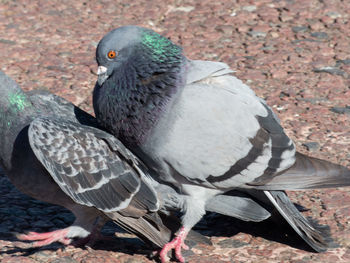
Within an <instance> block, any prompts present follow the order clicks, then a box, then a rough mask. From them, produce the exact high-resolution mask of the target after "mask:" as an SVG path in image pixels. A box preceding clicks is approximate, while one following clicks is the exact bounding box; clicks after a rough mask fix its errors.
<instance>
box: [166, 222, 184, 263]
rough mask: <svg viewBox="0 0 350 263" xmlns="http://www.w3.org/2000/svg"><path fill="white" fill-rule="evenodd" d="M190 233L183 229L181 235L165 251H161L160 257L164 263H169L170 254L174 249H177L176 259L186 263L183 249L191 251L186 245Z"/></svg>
mask: <svg viewBox="0 0 350 263" xmlns="http://www.w3.org/2000/svg"><path fill="white" fill-rule="evenodd" d="M187 233H188V231H186V230H185V229H184V228H183V227H182V228H181V230H180V231H179V234H178V235H177V236H176V237H175V238H174V239H173V240H172V241H170V242H169V243H167V244H166V245H165V246H164V247H163V249H162V250H161V251H160V253H159V256H160V260H161V262H162V263H165V262H168V255H167V254H168V252H169V251H170V250H172V249H175V257H176V259H177V260H178V261H179V262H181V263H184V262H185V259H184V257H183V256H182V251H181V249H185V250H189V249H190V248H189V247H188V246H187V245H186V244H185V243H184V242H185V239H186V236H187Z"/></svg>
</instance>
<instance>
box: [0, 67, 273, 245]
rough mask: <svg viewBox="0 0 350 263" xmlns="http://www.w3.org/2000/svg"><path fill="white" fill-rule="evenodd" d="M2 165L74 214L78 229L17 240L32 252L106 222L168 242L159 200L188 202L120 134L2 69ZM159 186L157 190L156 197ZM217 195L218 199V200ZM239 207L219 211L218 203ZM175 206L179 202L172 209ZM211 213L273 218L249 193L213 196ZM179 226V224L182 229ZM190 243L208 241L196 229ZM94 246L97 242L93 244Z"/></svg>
mask: <svg viewBox="0 0 350 263" xmlns="http://www.w3.org/2000/svg"><path fill="white" fill-rule="evenodd" d="M0 95H1V97H0V106H1V107H0V140H1V142H0V143H1V144H0V163H1V165H2V167H4V169H5V172H6V174H7V175H8V177H9V178H10V180H11V181H12V183H13V184H14V185H15V186H16V187H17V188H18V189H19V190H21V191H22V192H23V193H26V194H28V195H30V196H32V197H34V198H36V199H39V200H42V201H46V202H50V203H53V204H58V205H61V206H64V207H66V208H67V209H69V210H71V211H72V212H73V213H74V215H75V216H76V220H75V222H74V223H73V225H72V226H70V227H68V228H65V229H60V230H56V231H53V232H49V233H34V232H31V233H28V234H23V235H19V236H18V237H19V238H20V239H23V240H32V241H35V242H34V243H32V246H33V247H39V246H44V245H48V244H50V243H53V242H56V241H59V242H62V243H63V244H69V243H71V241H72V239H73V238H84V241H85V242H87V241H88V240H89V239H94V238H96V235H98V233H99V230H100V228H101V227H102V226H103V224H104V223H105V222H107V221H108V220H113V221H115V222H116V223H117V224H118V225H120V226H122V227H123V228H125V229H126V230H128V231H129V232H132V233H135V234H136V235H137V236H138V237H140V238H141V239H142V240H144V241H145V242H148V243H152V244H154V245H156V246H158V247H162V246H163V245H165V244H166V243H167V242H168V241H170V238H171V235H172V229H171V228H172V226H171V225H170V223H171V224H174V222H168V221H173V220H175V219H176V218H174V217H169V218H170V220H169V218H168V216H164V215H163V214H162V217H163V218H165V220H164V224H165V225H164V224H163V221H162V219H161V218H160V216H159V215H158V214H157V213H155V212H156V211H157V210H158V209H159V206H160V204H159V197H158V196H160V199H161V200H164V201H165V202H166V204H165V203H164V204H162V205H161V208H162V210H164V214H166V213H167V214H168V211H167V210H166V209H167V208H166V207H168V208H172V207H177V206H178V205H177V203H179V202H183V201H182V200H181V196H179V195H178V194H177V193H176V192H175V191H173V189H172V188H170V187H169V186H166V185H160V184H158V183H157V182H156V181H154V180H152V178H151V177H150V176H148V175H147V174H148V169H147V168H146V167H145V166H144V165H142V163H141V162H139V161H138V159H137V158H136V157H135V156H134V155H133V154H132V153H131V152H130V151H128V150H127V149H126V148H125V147H124V146H123V145H122V144H121V143H120V141H118V140H117V139H116V138H115V137H113V136H111V135H110V134H108V133H106V132H104V131H102V130H100V129H97V128H96V127H97V123H96V120H95V118H93V117H92V116H91V115H89V114H87V113H86V112H84V111H82V110H81V109H79V108H78V107H75V106H74V105H73V104H72V103H69V102H68V101H66V100H64V99H63V98H61V97H58V96H56V95H53V94H51V93H48V92H43V91H34V92H28V93H25V92H23V91H22V90H21V89H20V88H19V87H18V85H17V84H16V83H15V82H14V81H13V80H12V79H10V78H9V77H8V76H6V75H5V74H4V73H3V72H1V71H0ZM155 189H156V190H157V191H158V192H155ZM216 198H219V199H216ZM232 200H234V202H235V204H237V205H236V206H231V207H230V208H229V209H227V210H226V211H221V210H220V209H219V210H218V209H216V207H217V202H218V201H220V202H221V203H225V202H226V204H229V203H231V202H232ZM174 204H175V205H174ZM207 209H208V211H216V212H223V213H224V214H226V215H230V216H235V217H237V218H240V219H242V220H245V221H262V220H264V219H266V218H268V217H269V216H270V213H269V212H268V211H267V210H265V209H264V208H263V207H262V206H261V205H259V204H258V203H256V202H255V201H253V200H252V198H249V197H247V196H223V197H220V196H218V197H215V198H213V200H212V201H210V202H208V204H207ZM176 224H177V223H176V222H175V226H176ZM191 239H192V240H194V241H198V242H205V243H208V242H209V241H208V240H207V239H206V238H203V237H201V235H199V234H196V233H195V232H191ZM92 241H93V240H92Z"/></svg>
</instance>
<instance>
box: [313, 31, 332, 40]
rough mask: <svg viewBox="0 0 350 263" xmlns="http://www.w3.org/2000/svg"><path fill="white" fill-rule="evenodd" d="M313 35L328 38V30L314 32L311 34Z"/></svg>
mask: <svg viewBox="0 0 350 263" xmlns="http://www.w3.org/2000/svg"><path fill="white" fill-rule="evenodd" d="M310 35H311V36H312V37H315V38H318V39H327V38H328V34H327V33H326V32H312V33H311V34H310Z"/></svg>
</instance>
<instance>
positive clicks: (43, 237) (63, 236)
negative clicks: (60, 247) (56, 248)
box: [17, 228, 72, 247]
mask: <svg viewBox="0 0 350 263" xmlns="http://www.w3.org/2000/svg"><path fill="white" fill-rule="evenodd" d="M68 231H69V229H68V228H64V229H60V230H55V231H52V232H47V233H36V232H29V233H28V234H20V235H17V238H18V239H20V240H30V241H35V242H33V243H32V244H31V246H32V247H42V246H46V245H49V244H51V243H54V242H61V243H62V244H64V245H69V244H70V243H71V241H72V240H71V239H70V238H67V234H68Z"/></svg>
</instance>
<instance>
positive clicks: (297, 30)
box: [292, 26, 309, 33]
mask: <svg viewBox="0 0 350 263" xmlns="http://www.w3.org/2000/svg"><path fill="white" fill-rule="evenodd" d="M292 31H293V32H294V33H305V32H308V31H309V28H308V27H307V26H293V27H292Z"/></svg>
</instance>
